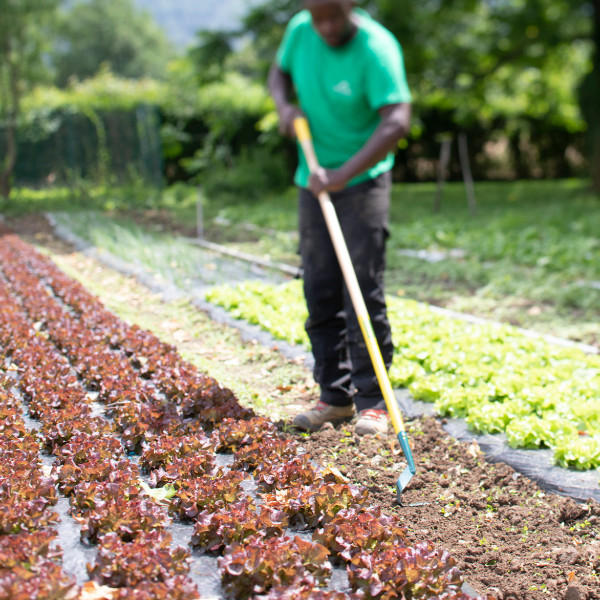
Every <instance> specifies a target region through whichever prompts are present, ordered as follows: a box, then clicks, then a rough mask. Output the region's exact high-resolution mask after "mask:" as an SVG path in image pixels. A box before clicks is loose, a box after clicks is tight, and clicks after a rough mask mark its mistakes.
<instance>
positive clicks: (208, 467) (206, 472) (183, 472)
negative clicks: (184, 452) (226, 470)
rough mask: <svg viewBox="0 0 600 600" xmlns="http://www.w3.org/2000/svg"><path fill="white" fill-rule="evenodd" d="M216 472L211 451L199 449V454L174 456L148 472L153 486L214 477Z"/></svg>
mask: <svg viewBox="0 0 600 600" xmlns="http://www.w3.org/2000/svg"><path fill="white" fill-rule="evenodd" d="M217 474H218V471H217V468H216V464H215V458H214V455H213V454H212V452H209V451H206V450H204V451H201V452H200V453H199V454H196V455H192V456H185V457H182V458H176V459H174V460H173V462H171V463H170V464H167V465H165V466H164V467H159V468H157V469H154V470H153V471H152V472H151V473H150V483H151V485H152V486H154V487H160V486H163V485H174V484H175V483H176V482H177V481H181V480H184V479H196V478H199V477H210V476H212V477H214V476H216V475H217Z"/></svg>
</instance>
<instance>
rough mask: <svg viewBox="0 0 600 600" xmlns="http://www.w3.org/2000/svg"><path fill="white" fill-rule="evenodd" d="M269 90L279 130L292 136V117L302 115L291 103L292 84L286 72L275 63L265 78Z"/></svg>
mask: <svg viewBox="0 0 600 600" xmlns="http://www.w3.org/2000/svg"><path fill="white" fill-rule="evenodd" d="M267 85H268V87H269V92H270V93H271V97H272V98H273V100H274V101H275V106H276V107H277V114H278V115H279V131H280V132H281V133H282V134H283V135H287V136H289V137H294V135H295V134H294V119H295V118H296V117H299V116H303V115H302V111H301V110H300V109H299V108H298V107H297V106H296V105H295V104H293V103H292V101H291V98H292V94H293V89H294V85H293V83H292V78H291V77H290V75H289V74H288V73H286V72H285V71H282V70H281V68H280V67H279V65H278V64H277V63H273V65H272V66H271V69H270V70H269V77H268V80H267Z"/></svg>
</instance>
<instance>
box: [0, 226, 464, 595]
mask: <svg viewBox="0 0 600 600" xmlns="http://www.w3.org/2000/svg"><path fill="white" fill-rule="evenodd" d="M2 233H3V235H2V237H1V238H0V265H2V266H1V269H0V302H1V304H2V306H3V310H2V312H1V313H0V348H1V351H0V358H1V362H0V447H2V455H3V461H2V465H0V598H16V597H35V598H38V599H39V600H43V599H45V598H57V597H60V598H66V599H69V598H73V599H75V598H83V597H86V596H87V597H90V596H93V595H94V594H96V596H98V595H101V596H102V597H106V598H115V599H119V600H124V599H130V598H131V599H134V598H135V599H136V600H146V599H148V600H150V599H158V598H165V597H168V598H173V599H175V600H176V599H178V598H181V599H183V598H186V599H193V598H199V597H200V592H199V591H198V586H197V582H195V581H194V580H193V578H192V576H191V574H190V568H191V566H192V565H193V560H194V558H193V553H192V551H191V548H197V549H200V550H202V551H204V552H208V553H211V554H213V555H216V556H217V557H218V559H217V564H218V572H219V577H220V585H221V589H222V592H223V594H224V595H226V596H228V597H231V598H241V599H246V598H250V597H252V598H281V597H290V598H291V597H294V598H296V597H300V598H307V599H310V598H315V599H316V598H323V599H325V600H327V599H328V598H332V599H335V600H338V599H339V600H341V599H342V598H354V597H357V598H358V597H360V598H367V599H368V598H389V597H396V596H397V595H398V594H399V593H402V594H403V597H406V598H439V599H443V600H467V598H468V596H467V595H465V594H464V593H463V592H462V591H461V586H462V575H461V573H460V571H459V570H458V569H457V568H456V566H455V562H454V560H453V559H452V557H451V556H450V555H449V554H448V553H447V552H445V551H443V550H439V549H436V548H434V547H433V546H432V545H431V544H429V543H427V542H422V543H418V544H416V545H414V546H411V545H409V544H408V543H407V536H406V530H405V528H404V527H403V526H402V523H401V521H400V519H399V517H393V516H388V515H385V514H383V513H382V511H381V510H380V508H378V507H377V506H375V505H374V504H373V502H372V500H371V499H370V497H369V492H368V491H367V490H366V489H364V488H361V487H359V486H355V485H352V484H350V483H348V482H347V481H344V480H343V479H341V477H340V476H339V475H338V474H336V473H335V471H330V470H327V469H322V468H320V467H318V466H317V465H316V464H315V463H314V462H313V461H311V460H310V458H309V457H308V456H307V455H305V454H302V453H301V451H300V449H299V448H298V447H297V444H296V442H294V441H293V440H291V439H289V438H287V437H286V436H284V435H283V434H281V433H279V432H278V431H277V429H276V428H275V427H274V425H273V424H272V423H270V422H269V421H268V420H267V419H265V418H263V417H261V416H258V415H256V414H255V413H254V412H253V411H252V410H250V409H248V408H244V407H242V406H241V405H240V404H239V402H238V401H237V399H236V397H235V395H234V394H233V392H232V391H231V390H228V389H225V388H223V387H221V386H220V385H219V384H218V382H217V381H215V380H214V379H212V378H211V377H210V376H207V375H205V374H201V373H199V372H198V371H197V370H196V369H195V368H194V367H193V366H192V365H190V364H189V363H187V362H186V361H184V360H183V359H182V358H181V357H180V356H179V355H178V353H177V352H176V351H175V349H174V348H173V347H171V346H169V345H166V344H164V343H162V342H160V341H159V340H158V339H157V338H156V337H155V336H154V335H152V334H151V333H150V332H148V331H144V330H141V329H139V328H137V327H135V326H129V325H127V324H126V323H124V322H123V321H121V320H119V319H118V318H116V317H115V316H114V315H112V314H111V313H109V312H108V311H106V309H105V308H104V307H103V306H102V305H101V303H100V302H99V301H98V300H97V299H95V298H94V297H92V296H91V295H90V294H89V293H88V292H87V291H86V290H85V289H84V288H83V287H82V286H81V285H79V284H78V283H76V282H74V281H73V280H71V279H69V278H68V277H66V276H65V275H64V274H63V273H62V272H61V271H60V270H58V269H57V268H56V267H55V265H54V264H53V263H52V262H51V261H49V260H48V259H47V258H45V257H43V256H41V255H40V254H39V253H37V252H36V251H35V250H34V249H33V248H32V247H31V246H29V245H28V244H25V243H24V242H23V241H22V240H20V239H19V238H18V237H16V236H14V235H12V234H10V232H7V231H3V232H2ZM25 415H26V416H27V419H25ZM31 423H37V424H38V425H39V427H34V428H32V426H31ZM219 453H227V454H229V455H230V461H229V464H228V466H227V467H225V466H222V464H223V461H220V460H217V458H218V454H219ZM44 454H45V455H46V456H48V457H49V460H51V461H52V464H51V466H50V467H46V466H45V465H44V463H43V461H42V458H41V457H42V456H43V455H44ZM219 463H222V464H221V466H219ZM59 494H61V495H63V496H66V497H68V499H69V505H70V509H69V516H68V517H64V518H69V519H71V518H72V519H74V520H75V521H76V522H77V524H78V526H79V530H80V536H81V541H82V543H84V544H87V545H90V546H92V547H93V548H95V550H96V552H95V560H94V561H93V562H92V563H90V564H88V565H87V575H88V580H87V581H84V582H82V581H78V580H77V579H76V578H75V577H74V575H73V574H71V573H68V572H67V571H66V570H65V569H64V568H63V566H62V558H63V557H62V554H63V553H62V550H61V548H60V541H61V540H60V535H59V533H58V529H57V524H58V523H59V515H58V513H57V512H55V511H54V510H53V507H54V506H55V505H56V504H57V502H58V498H59ZM174 521H177V522H178V523H183V524H187V529H186V531H189V542H188V545H189V547H182V546H176V545H175V544H174V542H173V537H172V534H171V530H170V526H171V525H172V523H173V522H174ZM299 527H300V528H307V529H308V530H311V531H312V539H306V538H305V536H298V535H293V534H292V532H293V531H294V529H296V528H299ZM70 551H72V550H70ZM336 564H337V565H340V566H342V567H345V568H346V571H347V574H348V582H349V586H350V589H349V590H344V591H336V590H334V589H330V590H327V585H328V582H329V581H330V579H331V575H332V569H333V566H335V565H336ZM23 594H25V595H23Z"/></svg>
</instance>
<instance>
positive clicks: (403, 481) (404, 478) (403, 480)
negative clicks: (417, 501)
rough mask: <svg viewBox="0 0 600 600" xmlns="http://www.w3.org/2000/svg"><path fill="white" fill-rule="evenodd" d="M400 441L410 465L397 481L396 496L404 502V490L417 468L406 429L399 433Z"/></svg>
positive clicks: (399, 500) (400, 501) (400, 502)
mask: <svg viewBox="0 0 600 600" xmlns="http://www.w3.org/2000/svg"><path fill="white" fill-rule="evenodd" d="M398 441H399V442H400V447H401V448H402V451H403V452H404V456H405V457H406V462H407V463H408V466H407V467H406V469H404V471H402V473H401V474H400V477H398V481H397V483H396V498H397V500H398V504H402V492H403V491H404V490H405V489H406V486H407V485H408V482H409V481H410V480H411V479H412V478H413V475H414V474H415V473H416V471H417V469H416V467H415V461H414V459H413V455H412V451H411V449H410V445H409V443H408V437H407V435H406V431H401V432H400V433H398Z"/></svg>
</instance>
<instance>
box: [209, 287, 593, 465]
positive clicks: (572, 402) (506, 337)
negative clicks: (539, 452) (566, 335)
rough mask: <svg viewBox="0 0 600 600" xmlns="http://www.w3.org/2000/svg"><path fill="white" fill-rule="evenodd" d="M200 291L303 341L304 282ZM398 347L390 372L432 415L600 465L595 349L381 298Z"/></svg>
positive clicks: (566, 461) (561, 460)
mask: <svg viewBox="0 0 600 600" xmlns="http://www.w3.org/2000/svg"><path fill="white" fill-rule="evenodd" d="M207 299H208V300H209V301H211V302H213V303H214V304H217V305H220V306H222V307H224V308H225V309H227V310H228V311H230V312H231V313H232V314H233V316H235V317H236V318H240V319H244V320H246V321H248V322H250V323H253V324H258V325H260V326H261V327H263V328H264V329H266V330H267V331H269V332H271V333H272V334H273V335H274V336H275V337H278V338H279V339H283V340H286V341H288V342H290V343H292V344H298V343H300V344H304V345H306V347H309V342H308V339H307V337H306V334H305V332H304V331H303V329H302V324H303V323H304V320H305V318H306V309H305V305H304V302H303V299H302V291H301V283H300V282H298V281H294V282H291V283H287V284H283V285H272V284H266V283H262V282H246V283H243V284H241V285H238V286H235V287H231V286H219V287H216V288H213V289H212V290H210V291H209V292H208V293H207ZM388 309H389V310H388V312H389V318H390V323H391V326H392V332H393V337H394V342H395V344H396V350H395V354H394V360H393V364H392V366H391V369H390V379H391V381H392V385H393V386H394V387H396V388H400V387H404V388H408V390H409V391H410V392H411V395H412V396H413V397H414V398H415V399H416V400H423V401H426V402H433V403H435V408H436V410H437V412H438V414H440V415H443V416H446V415H449V416H452V417H462V418H464V419H466V421H467V423H468V424H469V426H470V427H471V428H472V429H473V430H475V431H478V432H483V433H498V432H505V433H506V436H507V439H508V442H509V443H510V444H511V446H513V447H517V448H539V447H549V448H552V449H553V451H554V460H555V461H556V463H557V464H559V465H561V466H564V467H569V468H575V469H589V468H595V467H598V466H600V401H599V400H600V356H598V355H588V354H585V353H584V352H583V351H582V350H580V349H578V348H576V347H564V346H561V345H558V344H552V343H550V342H548V341H547V340H545V339H543V338H541V337H540V338H536V337H533V336H529V335H526V334H525V333H523V332H521V331H519V330H517V329H516V328H514V327H510V326H505V325H500V324H494V323H483V322H468V321H465V320H461V319H458V318H452V317H450V316H448V315H444V314H441V313H440V312H436V311H433V310H431V309H430V308H428V307H426V306H424V305H422V304H419V303H417V302H414V301H409V300H402V299H399V298H391V297H390V298H389V299H388Z"/></svg>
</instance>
